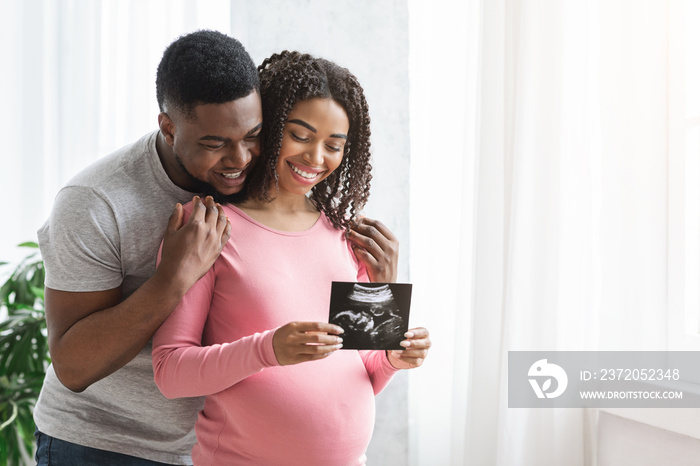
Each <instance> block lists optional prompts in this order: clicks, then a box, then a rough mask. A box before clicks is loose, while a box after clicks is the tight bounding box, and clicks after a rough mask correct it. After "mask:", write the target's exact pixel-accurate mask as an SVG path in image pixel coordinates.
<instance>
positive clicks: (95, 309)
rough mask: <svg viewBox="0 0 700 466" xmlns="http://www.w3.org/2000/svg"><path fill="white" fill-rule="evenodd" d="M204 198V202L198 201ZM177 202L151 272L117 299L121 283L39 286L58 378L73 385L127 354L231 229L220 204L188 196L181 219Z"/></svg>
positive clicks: (115, 365)
mask: <svg viewBox="0 0 700 466" xmlns="http://www.w3.org/2000/svg"><path fill="white" fill-rule="evenodd" d="M205 204H206V205H205ZM183 215H184V214H183V210H182V206H181V205H180V204H178V205H177V206H176V207H175V210H174V212H173V214H172V215H171V217H170V220H169V221H168V228H167V231H166V233H165V237H164V239H163V249H162V258H161V263H160V265H159V266H158V269H157V270H156V273H155V274H154V275H153V276H152V277H151V278H150V279H149V280H147V281H146V282H145V283H144V284H143V285H142V286H141V287H140V288H139V289H138V290H136V291H135V292H134V293H133V294H132V295H131V296H129V297H128V298H127V299H125V300H124V301H122V300H121V288H120V287H117V288H113V289H111V290H106V291H97V292H67V291H58V290H54V289H51V288H47V289H46V293H45V305H46V323H47V327H48V335H49V348H50V352H51V359H52V363H53V366H54V369H55V371H56V375H57V376H58V378H59V380H60V381H61V383H63V384H64V385H65V386H66V387H68V388H69V389H70V390H73V391H76V392H80V391H83V390H85V389H86V388H87V387H88V386H90V385H91V384H93V383H95V382H97V381H98V380H100V379H102V378H104V377H106V376H108V375H110V374H112V373H113V372H115V371H117V370H118V369H120V368H121V367H123V366H124V365H125V364H127V363H128V362H129V361H131V360H132V359H133V358H134V357H135V356H136V355H137V354H138V353H139V352H140V351H141V349H143V347H144V346H145V345H146V343H148V341H149V340H150V339H151V337H152V336H153V334H154V333H155V331H156V330H157V329H158V327H159V326H160V324H161V323H162V322H163V321H164V320H165V319H166V317H168V315H169V314H170V313H171V312H172V310H173V309H174V308H175V306H176V305H177V303H178V302H179V301H180V299H181V298H182V296H183V295H184V294H185V292H186V291H187V290H188V289H189V288H190V287H191V286H192V285H193V284H194V283H195V282H196V281H197V280H198V279H199V278H200V277H202V276H203V275H204V274H205V273H206V272H207V270H209V268H211V266H212V265H213V264H214V262H215V261H216V258H217V257H218V256H219V253H220V252H221V250H222V249H223V246H224V245H225V244H226V242H227V241H228V238H229V237H230V234H231V226H230V224H229V223H228V220H227V219H226V215H225V214H224V212H223V209H222V208H221V207H220V206H217V205H216V204H215V203H214V201H213V200H212V199H211V198H207V199H206V201H205V202H204V203H203V202H202V201H201V200H200V199H199V198H195V201H194V204H193V210H192V215H191V216H190V218H189V220H188V222H187V223H186V224H185V225H182V223H183Z"/></svg>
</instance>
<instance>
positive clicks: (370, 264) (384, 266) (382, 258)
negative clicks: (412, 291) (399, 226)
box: [348, 217, 399, 283]
mask: <svg viewBox="0 0 700 466" xmlns="http://www.w3.org/2000/svg"><path fill="white" fill-rule="evenodd" d="M348 240H350V241H351V242H352V249H353V251H355V256H356V257H357V259H358V260H359V261H360V262H362V263H363V264H365V267H367V274H368V275H369V279H370V280H371V281H373V282H378V283H380V282H386V283H393V282H395V281H396V279H397V277H398V264H399V240H398V239H396V237H395V236H394V234H393V233H392V232H391V231H390V230H389V229H388V228H387V227H386V226H385V225H384V224H383V223H382V222H380V221H379V220H373V219H371V218H367V217H359V218H358V219H357V221H356V222H355V224H354V225H353V226H352V227H351V229H350V231H349V233H348Z"/></svg>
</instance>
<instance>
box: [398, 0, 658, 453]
mask: <svg viewBox="0 0 700 466" xmlns="http://www.w3.org/2000/svg"><path fill="white" fill-rule="evenodd" d="M409 7H410V8H409V12H410V17H411V22H410V26H411V34H410V38H411V49H410V50H411V56H410V58H411V75H410V77H411V83H412V87H411V116H412V126H411V145H412V152H411V165H412V179H411V182H412V189H411V193H412V197H411V203H412V205H411V233H412V236H411V260H412V262H411V280H412V281H413V282H414V284H415V285H414V289H415V291H414V303H415V307H416V309H417V312H419V313H421V320H423V321H426V322H427V325H428V326H429V327H430V328H431V331H432V332H431V333H432V336H433V340H434V348H433V350H432V354H431V356H430V358H429V359H428V361H427V362H426V365H425V366H424V371H423V372H422V373H419V372H416V373H414V374H411V378H410V379H409V400H410V409H411V418H410V422H411V423H410V428H411V440H412V443H411V446H412V452H411V453H412V454H411V458H412V461H413V464H417V465H427V464H441V465H465V464H469V465H487V464H488V465H504V466H505V465H508V466H510V465H535V464H537V465H561V464H567V465H587V464H594V461H595V437H596V413H595V411H587V410H579V409H560V410H547V409H541V410H536V409H531V410H528V409H508V407H507V392H506V384H507V366H506V363H507V352H508V351H509V350H511V351H512V350H596V349H600V350H623V349H625V350H632V349H635V350H658V349H666V319H667V316H666V287H667V284H666V274H667V249H666V248H667V231H666V229H667V210H668V208H667V189H668V183H667V105H668V104H667V99H668V79H667V44H668V30H667V8H668V5H667V4H666V3H665V2H658V1H641V2H637V1H621V0H615V1H589V2H548V1H539V2H530V1H504V0H496V1H491V0H488V1H484V0H482V1H479V0H472V1H468V2H465V4H464V6H463V11H460V12H456V11H455V10H454V8H453V6H452V4H451V3H449V2H442V3H441V2H438V3H437V4H434V3H433V4H431V7H427V6H426V5H425V4H424V3H423V2H417V1H412V2H409ZM431 31H432V32H431ZM438 44H442V45H443V46H442V47H439V46H438ZM426 70H428V72H426ZM426 76H429V78H426ZM426 181H432V183H430V182H426Z"/></svg>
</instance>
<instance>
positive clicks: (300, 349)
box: [272, 322, 343, 366]
mask: <svg viewBox="0 0 700 466" xmlns="http://www.w3.org/2000/svg"><path fill="white" fill-rule="evenodd" d="M341 333H343V329H342V328H340V327H338V326H337V325H333V324H327V323H323V322H290V323H288V324H287V325H284V326H282V327H280V328H278V329H277V330H276V331H275V335H274V336H273V337H272V346H273V348H274V350H275V356H276V357H277V362H278V363H279V364H280V365H281V366H288V365H291V364H299V363H300V362H306V361H315V360H316V359H323V358H325V357H328V356H329V355H330V354H331V353H333V352H335V351H338V350H339V349H340V348H341V347H342V346H343V345H342V343H343V339H342V338H340V337H339V336H337V335H339V334H341Z"/></svg>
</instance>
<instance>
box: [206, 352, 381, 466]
mask: <svg viewBox="0 0 700 466" xmlns="http://www.w3.org/2000/svg"><path fill="white" fill-rule="evenodd" d="M373 426H374V393H373V390H372V386H371V383H370V380H369V377H368V376H367V372H366V370H365V367H364V365H363V363H362V360H361V359H360V356H359V354H358V353H357V352H356V351H339V352H337V353H335V354H333V355H332V356H330V357H329V358H326V359H324V360H321V361H313V362H307V363H303V364H297V365H293V366H283V367H272V368H267V369H265V370H263V371H262V372H260V373H258V374H255V375H253V376H251V377H248V378H247V379H246V380H245V381H243V382H240V383H238V384H237V385H235V386H234V387H232V388H230V389H228V390H225V391H224V392H221V393H219V394H216V395H213V396H210V397H208V398H207V401H206V404H205V409H204V411H203V413H202V414H200V418H199V420H198V424H197V437H198V446H197V448H196V449H195V451H196V450H197V449H200V450H201V451H200V452H199V453H201V454H203V455H204V456H207V457H209V456H210V455H212V456H211V459H212V463H211V464H285V465H294V464H304V465H316V464H318V465H331V464H332V465H346V464H347V465H356V464H358V463H359V461H360V458H361V457H362V456H363V454H364V452H365V450H366V448H367V445H368V444H369V440H370V437H371V435H372V429H373ZM207 451H208V453H209V454H207V453H206V452H207ZM195 456H197V454H196V455H195Z"/></svg>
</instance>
